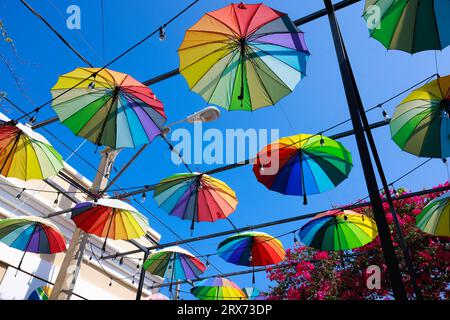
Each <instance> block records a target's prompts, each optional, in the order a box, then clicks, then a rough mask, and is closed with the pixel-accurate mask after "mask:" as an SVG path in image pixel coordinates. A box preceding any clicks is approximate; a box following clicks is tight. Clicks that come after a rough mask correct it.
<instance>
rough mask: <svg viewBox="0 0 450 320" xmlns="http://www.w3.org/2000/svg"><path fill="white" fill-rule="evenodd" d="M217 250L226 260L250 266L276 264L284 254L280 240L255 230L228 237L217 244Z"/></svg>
mask: <svg viewBox="0 0 450 320" xmlns="http://www.w3.org/2000/svg"><path fill="white" fill-rule="evenodd" d="M217 252H218V253H219V256H220V257H221V258H222V259H224V260H225V261H227V262H230V263H233V264H236V265H241V266H250V267H256V266H267V265H271V264H277V263H278V262H280V261H282V260H283V259H284V256H285V252H284V248H283V245H282V244H281V242H280V240H278V239H277V238H274V237H272V236H271V235H268V234H267V233H264V232H255V231H250V232H242V233H238V234H236V235H232V236H231V237H228V238H227V239H225V240H224V241H222V242H221V243H220V244H219V247H218V248H217Z"/></svg>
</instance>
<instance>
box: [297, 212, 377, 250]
mask: <svg viewBox="0 0 450 320" xmlns="http://www.w3.org/2000/svg"><path fill="white" fill-rule="evenodd" d="M377 235H378V231H377V227H376V224H375V221H373V219H371V218H370V217H367V216H365V215H363V214H360V213H356V212H354V211H349V210H344V211H342V210H331V211H327V212H325V213H321V214H319V215H317V216H315V217H314V218H313V219H312V220H311V221H309V222H308V223H307V224H305V225H304V226H303V227H302V228H301V229H300V231H299V236H300V240H301V241H302V242H303V243H304V244H305V245H307V246H308V247H312V248H316V249H319V250H323V251H345V250H351V249H355V248H358V247H362V246H364V245H366V244H367V243H369V242H371V241H373V240H374V239H375V238H376V236H377Z"/></svg>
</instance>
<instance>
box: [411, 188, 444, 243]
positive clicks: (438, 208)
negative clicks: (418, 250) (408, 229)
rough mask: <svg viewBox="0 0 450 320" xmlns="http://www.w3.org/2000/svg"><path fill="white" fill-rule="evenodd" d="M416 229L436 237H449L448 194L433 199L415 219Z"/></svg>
mask: <svg viewBox="0 0 450 320" xmlns="http://www.w3.org/2000/svg"><path fill="white" fill-rule="evenodd" d="M416 224H417V227H418V228H419V229H420V230H422V231H423V232H426V233H429V234H432V235H433V236H437V237H450V193H446V194H443V195H442V196H440V197H438V198H436V199H434V200H433V201H431V202H430V203H428V205H427V206H426V207H425V208H424V209H423V210H422V212H421V213H420V214H419V215H418V216H417V217H416Z"/></svg>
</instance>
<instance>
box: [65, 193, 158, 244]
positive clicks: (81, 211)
mask: <svg viewBox="0 0 450 320" xmlns="http://www.w3.org/2000/svg"><path fill="white" fill-rule="evenodd" d="M71 211H72V216H71V218H72V220H73V221H74V222H75V224H76V225H77V227H78V228H80V229H81V230H83V231H84V232H87V233H89V234H94V235H96V236H98V237H100V238H105V242H104V244H103V251H104V250H105V247H106V239H108V238H109V239H114V240H131V239H137V238H140V237H142V236H144V235H145V233H146V232H147V230H148V228H149V224H148V220H147V218H146V217H144V216H143V215H142V214H140V213H139V212H138V211H137V210H136V209H135V208H133V207H132V206H130V205H129V204H128V203H125V202H123V201H120V200H116V199H98V201H97V202H95V201H88V202H81V203H77V204H76V205H75V207H74V208H73V209H72V210H71Z"/></svg>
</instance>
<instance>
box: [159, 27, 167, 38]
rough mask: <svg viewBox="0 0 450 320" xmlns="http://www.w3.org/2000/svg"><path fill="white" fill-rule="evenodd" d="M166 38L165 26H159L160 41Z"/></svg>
mask: <svg viewBox="0 0 450 320" xmlns="http://www.w3.org/2000/svg"><path fill="white" fill-rule="evenodd" d="M166 38H167V37H166V30H164V28H163V27H161V28H159V41H165V40H166Z"/></svg>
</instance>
